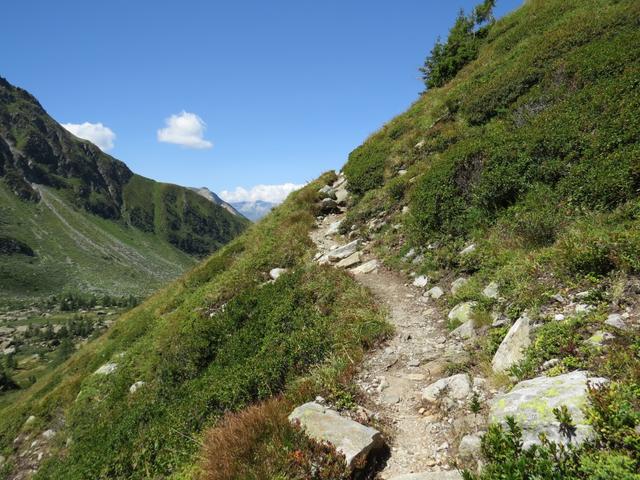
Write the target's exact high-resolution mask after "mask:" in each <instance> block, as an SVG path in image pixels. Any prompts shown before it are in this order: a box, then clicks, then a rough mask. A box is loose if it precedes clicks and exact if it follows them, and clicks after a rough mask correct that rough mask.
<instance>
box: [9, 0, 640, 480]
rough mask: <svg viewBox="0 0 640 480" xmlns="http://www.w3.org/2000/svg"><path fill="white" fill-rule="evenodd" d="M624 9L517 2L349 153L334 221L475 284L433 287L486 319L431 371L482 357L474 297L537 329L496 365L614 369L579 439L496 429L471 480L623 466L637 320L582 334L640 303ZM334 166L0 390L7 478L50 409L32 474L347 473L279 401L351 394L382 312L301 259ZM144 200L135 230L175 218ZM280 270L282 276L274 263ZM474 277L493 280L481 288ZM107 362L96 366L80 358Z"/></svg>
mask: <svg viewBox="0 0 640 480" xmlns="http://www.w3.org/2000/svg"><path fill="white" fill-rule="evenodd" d="M639 26H640V4H638V2H636V1H631V0H618V1H613V0H580V1H577V0H545V1H540V0H529V1H527V2H526V3H525V4H524V5H523V7H522V8H521V9H519V10H518V11H517V12H515V13H513V14H511V15H509V16H508V17H506V18H504V19H502V20H500V21H498V22H497V23H495V24H493V25H490V26H489V27H488V28H487V30H486V35H484V36H483V38H482V43H481V44H480V45H479V49H478V58H477V59H476V60H474V61H471V62H470V63H469V64H468V65H467V66H466V67H465V68H463V69H462V70H461V71H460V72H458V73H457V75H456V76H455V77H454V78H453V79H452V80H451V81H449V82H448V83H446V84H445V85H444V86H442V87H441V88H436V89H432V90H429V91H428V92H426V93H425V94H424V95H423V96H422V97H421V98H420V99H419V100H418V101H417V102H416V103H415V104H414V105H413V106H412V107H411V108H410V109H409V111H408V112H407V113H405V114H403V115H401V116H399V117H398V118H396V119H394V120H392V121H391V122H390V123H389V124H388V125H386V126H384V127H383V128H382V129H381V130H380V131H379V132H377V133H376V134H374V135H373V136H372V137H371V138H370V139H368V140H367V141H366V142H365V143H364V144H363V145H362V146H360V147H358V148H357V149H356V150H355V151H354V152H353V153H352V154H351V156H350V158H349V161H348V163H347V165H346V166H345V172H346V175H347V177H348V179H349V188H350V189H351V190H352V192H353V193H354V194H355V202H354V204H353V205H351V207H350V210H349V214H348V219H347V221H345V222H344V223H343V225H342V226H341V228H342V229H344V231H345V232H346V231H350V230H351V229H352V227H353V230H354V231H356V232H357V234H358V235H360V236H361V237H363V238H368V239H370V240H371V241H372V244H373V246H374V248H375V249H376V250H377V252H378V255H379V256H380V257H381V258H383V259H384V260H385V262H386V263H387V265H389V266H392V267H394V268H398V269H403V270H406V271H407V272H415V273H416V274H419V273H423V274H426V275H428V276H429V277H430V279H431V281H432V282H438V283H440V284H442V285H448V284H449V282H450V280H452V279H453V278H456V277H458V276H461V275H462V276H465V277H467V278H468V279H469V281H468V283H467V284H466V285H465V286H464V287H463V288H461V289H460V290H459V291H458V292H457V293H456V294H455V295H446V296H445V297H443V298H442V299H441V300H439V301H440V302H441V305H440V306H441V307H442V308H443V309H444V308H448V307H453V306H454V305H455V304H457V303H458V302H460V301H464V300H475V301H477V302H478V309H477V311H476V313H475V316H474V322H475V325H476V328H477V329H478V330H479V331H481V332H482V334H481V335H478V337H477V338H478V341H477V343H476V344H474V345H473V351H471V352H469V355H468V360H464V361H462V362H460V364H453V365H450V368H449V369H448V370H449V371H452V372H470V373H473V374H474V376H476V374H478V376H487V375H489V373H488V372H489V371H490V364H489V361H490V359H491V357H492V355H493V353H495V350H496V349H497V346H498V344H499V342H500V341H501V340H502V338H503V337H504V335H505V333H506V328H505V327H503V326H500V327H496V328H493V327H491V323H492V317H491V315H492V314H494V313H495V314H496V315H498V317H501V316H504V317H506V318H508V319H509V320H511V321H513V320H515V319H516V318H517V317H518V316H519V315H520V314H521V313H522V312H523V311H525V310H528V312H529V315H530V317H531V319H532V322H535V323H536V324H537V325H539V326H538V328H537V330H536V332H535V338H534V340H533V343H532V346H531V347H530V348H529V349H528V350H527V352H526V355H525V360H524V361H523V362H521V363H520V364H519V365H517V366H516V367H515V368H514V369H513V370H512V371H511V372H510V374H511V375H512V378H508V377H506V376H505V377H504V378H502V377H501V378H498V379H492V380H500V381H502V382H504V383H506V384H508V383H509V382H512V381H513V379H524V378H530V377H533V376H535V375H537V374H538V372H539V371H540V366H541V365H542V364H543V363H544V362H547V361H549V360H552V359H555V360H557V363H556V364H555V365H554V367H553V369H552V370H550V371H548V373H549V374H551V375H552V374H557V373H562V372H565V371H569V370H575V369H587V370H589V371H591V372H592V373H594V374H596V375H602V376H606V377H607V378H609V379H610V380H611V382H610V384H609V385H608V386H607V387H606V388H603V389H602V390H600V391H599V392H597V393H595V392H594V393H592V396H591V405H590V407H589V412H588V416H589V418H590V421H591V422H592V424H593V426H594V429H595V432H596V437H595V438H594V440H593V442H590V443H587V444H585V446H584V447H582V448H581V449H580V450H577V451H560V450H558V449H554V448H555V447H554V446H549V445H547V446H545V447H544V448H541V449H538V450H534V451H532V452H529V453H526V452H523V451H522V450H521V448H520V446H519V444H518V441H517V435H514V432H505V431H502V430H500V429H499V428H497V427H493V428H492V429H491V430H490V432H491V434H490V435H487V437H486V438H487V440H485V442H484V446H483V453H484V454H485V460H486V463H485V465H486V470H485V473H484V474H483V477H482V478H483V479H493V478H503V479H518V480H520V479H528V478H534V477H535V478H545V479H546V478H570V479H602V478H622V479H628V480H636V479H637V478H638V477H637V473H636V472H637V471H638V470H639V467H640V457H639V453H638V452H640V448H638V446H639V445H640V435H639V434H638V431H637V426H638V424H640V402H639V400H638V398H639V395H638V392H639V391H640V378H639V376H638V372H640V338H639V336H638V331H637V329H635V330H634V329H630V330H629V331H628V332H625V334H624V335H620V334H619V333H618V334H616V335H615V337H614V339H612V340H608V341H607V342H608V343H606V344H604V345H603V346H602V347H597V348H596V347H593V348H592V347H589V346H587V345H586V344H585V340H586V339H587V338H589V337H590V336H591V335H593V334H594V333H595V332H596V331H597V330H599V329H602V328H604V327H603V319H604V318H606V315H607V313H608V312H610V311H617V310H621V309H626V310H625V311H628V312H631V317H630V318H631V319H633V318H636V319H637V318H638V317H639V316H640V310H639V308H640V287H638V285H640V282H639V281H638V277H637V276H638V273H639V270H640V265H639V263H638V261H639V260H638V259H639V258H640V233H639V232H640V228H639V227H640V200H639V199H638V188H639V187H640V184H639V181H640V178H639V177H638V171H640V169H639V168H638V163H637V162H638V153H639V152H638V149H639V145H638V141H639V139H640V116H639V112H640V109H639V108H638V107H640V84H639V83H638V78H640V75H639V74H640V64H639V61H640V60H639V58H638V56H637V54H636V52H637V51H639V50H640V48H639V47H640V28H638V27H639ZM330 180H332V178H331V175H325V176H323V177H322V178H321V179H319V180H318V181H316V182H313V183H311V184H310V185H308V186H307V187H305V188H304V189H302V190H300V191H298V192H295V193H294V194H292V195H291V196H290V198H289V199H288V200H287V201H286V202H285V203H284V204H283V205H282V206H280V207H278V208H277V209H275V210H274V211H273V212H272V213H271V214H269V215H268V216H267V217H266V219H264V220H263V221H261V222H260V223H258V224H256V225H254V226H252V227H251V228H250V229H249V230H248V231H247V232H246V233H245V234H243V235H242V236H240V237H239V238H237V239H236V240H234V241H233V242H231V243H230V244H229V245H227V246H225V247H223V248H222V249H221V250H220V251H218V252H217V253H215V254H214V255H213V256H212V257H210V258H209V259H208V260H207V261H205V262H203V263H202V264H201V265H199V266H198V267H196V268H195V269H194V270H193V271H192V272H190V273H188V274H187V275H185V276H184V277H182V278H181V279H180V280H178V281H177V282H175V283H173V284H172V285H170V286H168V287H167V288H165V289H164V290H163V291H161V292H159V293H158V294H156V295H154V296H153V297H152V298H150V299H149V300H148V301H147V302H145V303H144V304H143V305H141V306H139V307H138V308H136V309H134V310H132V311H131V312H129V313H127V314H125V315H124V316H123V317H121V318H120V319H119V320H118V322H117V323H116V324H115V325H114V327H113V328H112V329H111V330H110V331H109V332H108V333H107V334H105V335H104V336H102V337H100V338H99V339H98V340H96V341H95V342H93V343H90V344H89V345H87V346H85V347H84V348H82V349H81V350H80V351H78V352H77V353H76V354H75V355H73V356H72V357H71V358H70V359H69V360H68V361H66V362H65V363H64V364H62V365H60V366H59V367H57V368H56V369H55V370H53V372H52V373H51V374H50V375H48V376H45V377H43V378H41V379H40V380H39V381H38V382H37V383H35V384H34V385H33V386H31V387H30V388H28V389H25V390H21V391H12V392H10V393H8V394H5V396H4V402H5V403H4V406H2V407H0V408H1V409H0V446H1V447H0V448H2V450H0V453H1V454H3V455H5V456H6V457H7V458H8V462H7V465H6V466H5V472H7V475H8V474H9V472H11V471H13V469H14V468H16V466H18V467H20V465H21V464H20V462H21V460H20V459H21V458H23V457H20V453H22V452H24V451H27V450H28V448H29V447H28V445H30V443H31V442H32V441H33V440H34V439H35V438H42V437H41V434H42V432H43V431H45V430H47V429H49V428H51V429H53V430H55V432H56V433H55V436H54V437H53V441H51V442H49V443H48V444H47V446H46V449H47V451H46V453H47V455H46V457H45V458H46V460H45V462H44V464H43V465H42V466H41V468H40V470H39V472H38V474H37V476H36V478H42V479H45V478H47V479H58V478H64V479H84V478H105V479H106V478H110V479H111V478H122V479H124V478H134V479H135V478H173V479H185V478H198V476H199V475H200V474H201V473H202V472H200V471H199V468H200V467H199V465H200V466H202V468H204V469H205V471H204V475H205V478H207V477H206V475H207V474H209V477H208V478H225V479H231V478H247V479H263V478H273V479H279V480H284V479H303V478H322V479H334V480H335V479H342V478H345V477H344V476H343V473H341V472H339V471H338V470H339V469H336V468H334V467H335V465H334V463H332V458H334V457H333V456H332V455H331V453H332V452H329V451H326V450H322V448H321V447H319V446H317V445H310V444H308V443H307V444H305V443H304V442H305V441H304V439H303V438H301V437H300V436H299V433H298V432H296V431H295V429H292V428H291V427H290V426H288V424H287V422H286V413H287V412H288V411H289V407H290V405H291V404H292V403H294V402H300V401H303V400H308V399H311V398H313V397H314V396H315V395H317V394H321V395H323V396H325V397H327V398H328V399H329V400H330V401H331V403H333V404H336V405H351V404H352V403H353V391H352V390H351V387H350V386H349V383H348V379H349V373H350V370H351V369H352V365H357V363H358V361H359V360H360V358H361V354H362V351H363V349H364V348H366V347H367V346H369V345H371V343H372V342H374V341H376V340H377V339H380V338H381V337H382V336H383V335H384V334H385V333H386V331H387V328H386V326H385V324H384V322H383V319H382V318H383V317H382V313H383V312H380V311H378V309H377V308H376V307H375V305H374V302H373V299H372V298H371V296H370V295H369V293H368V292H367V291H365V290H364V289H362V288H361V287H359V286H358V285H357V284H356V283H355V282H354V281H353V280H352V279H351V278H350V277H349V276H347V275H346V274H344V273H343V272H341V271H338V270H336V269H331V268H330V267H323V266H318V265H316V264H315V263H314V262H312V261H311V259H312V256H313V253H314V252H313V248H312V247H313V246H312V245H311V242H310V239H309V237H308V233H309V230H310V229H311V228H312V227H313V224H314V217H315V215H316V214H317V213H318V211H317V203H318V200H319V198H318V194H317V191H318V188H319V187H321V186H322V185H324V184H326V183H328V182H329V181H330ZM156 194H159V193H156ZM123 198H125V199H126V198H127V196H126V194H125V195H124V196H123ZM404 207H406V208H404ZM149 212H150V211H149V210H143V211H142V212H140V215H139V216H140V218H142V219H143V220H141V224H142V225H151V224H153V225H154V226H155V225H156V222H159V225H164V224H165V223H164V222H165V218H166V221H167V222H169V223H170V222H171V220H170V218H169V217H171V215H168V216H167V217H165V216H163V215H162V214H161V215H158V216H154V217H153V221H151V219H150V218H151V217H150V216H149V215H150V213H149ZM374 217H375V218H376V219H377V221H376V222H375V223H376V225H377V227H376V231H375V232H374V231H370V229H369V225H373V224H372V223H371V220H372V219H373V218H374ZM470 243H474V244H475V245H476V248H475V250H473V249H472V251H471V253H468V254H466V255H460V254H459V252H460V250H461V249H462V248H463V247H465V246H466V245H469V244H470ZM11 248H13V249H14V250H15V249H18V250H19V249H20V245H18V244H15V245H13V246H12V247H11ZM410 249H414V252H415V253H416V257H414V259H413V260H407V257H406V256H405V254H406V253H407V252H408V251H409V250H410ZM415 258H418V259H419V260H418V261H415ZM274 267H285V268H288V271H287V273H286V274H284V275H283V276H282V277H280V278H279V279H278V280H277V281H275V282H270V281H268V278H269V277H268V272H269V270H270V269H271V268H274ZM490 281H496V282H497V283H498V285H499V294H500V295H499V298H497V299H489V298H487V297H485V296H483V295H482V293H481V292H482V289H483V287H484V286H486V285H487V283H488V282H490ZM577 292H586V295H582V297H580V298H584V299H585V300H584V301H585V302H589V305H590V308H588V309H584V311H583V312H581V313H576V314H575V315H574V314H572V315H571V316H570V317H569V318H567V319H566V320H567V321H566V322H559V321H552V319H550V318H548V310H547V307H548V305H549V304H550V303H551V302H553V301H554V300H552V296H554V295H556V294H558V293H561V294H563V295H566V296H569V295H571V296H572V297H573V298H575V294H576V293H577ZM634 315H635V317H634ZM453 326H455V325H452V327H453ZM600 336H601V337H602V334H601V335H600ZM465 358H467V357H465ZM105 365H110V368H111V369H113V371H112V372H111V373H109V374H99V373H94V372H96V370H97V369H98V368H99V367H101V366H105ZM137 382H144V383H143V384H138V385H139V388H138V389H137V390H135V389H134V390H135V391H134V392H133V393H132V392H131V390H130V387H131V386H133V385H135V384H136V383H137ZM480 408H482V406H480ZM30 415H33V416H35V420H33V421H31V422H28V421H27V420H28V418H29V416H30ZM569 424H570V422H567V423H566V424H565V426H570V425H569ZM214 426H215V427H216V428H211V429H209V430H208V433H207V434H206V435H203V432H205V431H207V429H208V427H214ZM16 439H18V440H17V441H15V440H16ZM43 448H45V447H43ZM201 449H203V450H204V451H205V452H207V453H208V454H207V455H206V457H207V459H206V461H205V462H204V463H201V462H199V456H198V452H199V451H200V450H201ZM49 454H51V455H52V456H51V457H49ZM292 459H294V460H295V462H294V461H292ZM212 472H213V473H216V472H217V473H220V474H219V475H217V476H215V475H213V473H212ZM318 472H320V473H318ZM327 472H330V473H327ZM469 478H471V477H469Z"/></svg>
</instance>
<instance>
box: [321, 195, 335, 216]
mask: <svg viewBox="0 0 640 480" xmlns="http://www.w3.org/2000/svg"><path fill="white" fill-rule="evenodd" d="M320 209H321V211H322V213H334V212H337V211H339V208H338V203H337V202H336V201H335V200H334V199H333V198H323V199H322V202H321V204H320Z"/></svg>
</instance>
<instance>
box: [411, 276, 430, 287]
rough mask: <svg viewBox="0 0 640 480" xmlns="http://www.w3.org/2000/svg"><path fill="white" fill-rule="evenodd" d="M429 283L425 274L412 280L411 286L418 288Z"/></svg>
mask: <svg viewBox="0 0 640 480" xmlns="http://www.w3.org/2000/svg"><path fill="white" fill-rule="evenodd" d="M428 284H429V277H427V276H426V275H420V276H419V277H416V278H415V279H414V280H413V286H414V287H418V288H424V287H426V286H427V285H428Z"/></svg>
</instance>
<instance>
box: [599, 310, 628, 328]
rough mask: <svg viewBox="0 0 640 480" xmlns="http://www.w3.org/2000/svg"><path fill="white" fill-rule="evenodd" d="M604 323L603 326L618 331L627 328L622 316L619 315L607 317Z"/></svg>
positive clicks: (614, 314) (613, 314)
mask: <svg viewBox="0 0 640 480" xmlns="http://www.w3.org/2000/svg"><path fill="white" fill-rule="evenodd" d="M604 323H605V325H609V326H610V327H613V328H617V329H619V330H624V329H625V328H627V325H626V323H624V320H623V319H622V315H620V314H619V313H612V314H611V315H609V316H608V317H607V319H606V320H605V322H604Z"/></svg>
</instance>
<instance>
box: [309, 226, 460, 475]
mask: <svg viewBox="0 0 640 480" xmlns="http://www.w3.org/2000/svg"><path fill="white" fill-rule="evenodd" d="M342 215H343V214H337V215H336V214H333V215H328V216H326V217H324V218H322V219H319V221H318V229H317V230H315V231H314V232H313V233H312V235H311V237H312V239H313V241H314V242H315V243H316V245H317V246H318V256H320V254H323V255H324V254H327V253H329V252H331V251H332V249H334V248H336V246H338V245H344V244H345V243H347V242H348V241H349V240H347V239H346V238H341V237H340V236H339V235H337V234H329V232H330V231H331V230H335V222H337V221H339V220H340V219H341V217H342ZM332 224H333V228H332ZM360 249H361V252H362V253H363V260H362V261H363V262H366V261H368V260H370V259H372V258H373V256H372V255H371V253H370V252H369V251H368V245H367V244H366V243H365V244H363V245H361V247H360ZM354 277H355V278H356V280H358V281H359V282H360V283H361V284H363V285H364V286H366V287H367V288H369V289H370V290H371V291H372V292H373V294H374V295H375V296H376V298H377V299H378V301H379V302H380V303H381V304H382V305H385V306H386V307H387V309H388V311H389V318H388V320H389V322H390V323H392V324H393V325H394V327H395V334H394V336H393V337H392V338H390V339H389V340H388V341H387V342H386V343H385V344H384V345H382V346H381V347H379V348H378V349H375V350H373V351H371V352H370V353H369V354H368V356H367V358H366V359H365V361H364V363H363V365H362V366H361V369H360V372H359V373H358V375H357V377H356V382H357V384H358V385H359V386H360V388H361V389H362V390H363V392H365V394H366V397H367V398H368V400H369V402H370V405H369V407H370V408H371V409H372V410H374V411H375V413H376V414H378V415H379V417H380V418H381V419H382V421H383V422H384V423H385V424H387V425H389V430H390V432H388V435H389V433H390V436H391V438H390V439H388V441H389V443H390V447H391V457H390V459H389V460H388V462H387V465H386V467H385V469H384V470H383V471H382V472H381V473H380V476H381V478H383V479H393V478H395V477H397V476H399V475H404V474H409V473H418V472H429V471H434V472H435V471H441V470H449V469H451V468H453V467H452V466H451V465H450V464H449V453H450V451H451V448H452V447H454V446H457V440H458V439H459V432H458V430H459V429H461V426H460V425H459V422H456V421H454V418H452V416H450V415H442V414H441V413H438V412H430V411H426V410H425V409H423V407H422V394H421V391H422V389H423V388H425V387H426V386H428V385H430V384H431V383H433V382H435V381H436V380H438V379H440V378H443V377H446V376H447V373H446V372H445V370H446V365H447V363H448V361H449V360H450V361H456V360H459V359H460V357H461V356H462V355H464V353H463V345H462V344H461V343H459V342H457V341H455V340H454V339H452V338H450V336H449V332H448V330H447V328H446V321H445V315H443V314H441V313H440V312H439V311H438V309H437V308H436V307H435V305H434V304H433V303H432V302H431V300H429V299H428V298H427V297H425V296H423V293H424V289H423V288H417V287H414V286H413V285H412V284H410V283H408V282H410V281H411V280H410V279H409V278H408V277H406V276H402V275H400V274H399V273H395V272H392V271H389V270H387V269H385V268H383V267H378V269H376V270H375V271H373V272H371V273H368V274H355V275H354ZM453 415H456V416H457V415H460V416H463V415H464V414H463V413H462V412H458V413H454V414H453ZM465 416H466V415H465Z"/></svg>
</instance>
